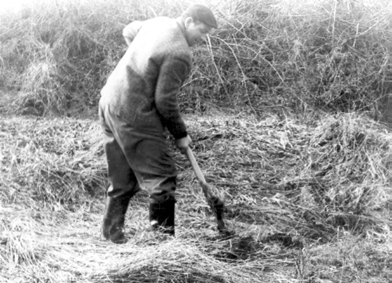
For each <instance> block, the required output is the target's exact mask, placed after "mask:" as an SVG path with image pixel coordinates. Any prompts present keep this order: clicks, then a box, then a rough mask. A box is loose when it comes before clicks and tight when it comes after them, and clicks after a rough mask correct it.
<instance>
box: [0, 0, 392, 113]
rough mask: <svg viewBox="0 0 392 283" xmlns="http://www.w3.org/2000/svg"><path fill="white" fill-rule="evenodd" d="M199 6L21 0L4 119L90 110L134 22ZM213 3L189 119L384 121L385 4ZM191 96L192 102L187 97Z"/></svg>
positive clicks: (5, 40)
mask: <svg viewBox="0 0 392 283" xmlns="http://www.w3.org/2000/svg"><path fill="white" fill-rule="evenodd" d="M193 2H196V1H186V0H176V1H165V2H163V1H158V0H148V1H140V0H133V1H124V0H115V1H103V0H99V1H93V2H92V1H88V0H72V1H60V0H57V1H47V0H34V1H25V5H24V6H23V9H21V11H20V12H19V13H4V14H3V15H2V16H1V25H0V39H1V41H2V45H1V46H0V58H1V60H0V69H1V72H0V89H5V90H6V92H9V91H15V92H17V93H18V95H17V96H16V97H14V98H13V99H12V100H11V103H8V104H7V105H5V106H4V107H3V108H4V109H3V110H4V111H9V112H11V113H14V112H15V111H18V112H19V113H27V114H35V115H59V114H60V115H70V116H72V115H74V114H75V112H76V113H80V112H84V111H87V110H89V109H91V108H92V107H94V106H95V105H96V103H97V100H98V98H99V91H100V89H101V88H102V86H103V84H104V82H105V80H106V78H107V76H108V74H109V73H110V72H111V71H112V70H113V68H114V66H115V65H116V63H117V62H118V60H119V58H120V57H121V56H122V54H123V53H124V51H125V48H126V45H125V42H124V40H123V38H122V36H121V30H122V28H123V27H124V26H125V25H126V24H128V23H129V22H131V21H133V20H135V19H146V18H151V17H155V16H170V17H176V16H177V15H178V14H179V13H180V11H181V10H182V9H184V8H185V7H186V6H188V5H189V4H190V3H193ZM206 2H209V5H211V7H212V9H213V10H214V12H215V13H216V14H217V17H218V21H219V25H220V28H219V29H218V30H216V31H215V32H214V33H213V34H212V35H211V37H210V40H209V43H208V44H207V45H206V46H201V47H199V48H196V49H195V64H194V65H195V67H194V68H193V71H192V74H191V76H190V77H189V80H188V82H187V83H186V86H185V87H184V89H183V92H182V93H181V95H180V100H181V106H182V108H183V109H184V110H185V109H187V110H188V111H199V112H202V111H206V110H207V109H208V108H209V107H210V105H211V104H214V105H219V106H221V107H231V108H237V110H238V108H240V107H241V108H246V109H248V110H251V111H252V112H253V113H257V114H261V113H264V112H266V111H270V110H274V111H275V112H277V111H281V110H282V109H290V110H293V111H295V112H296V113H298V112H301V113H302V112H304V111H306V110H308V109H312V108H324V109H329V110H333V111H344V112H347V111H352V110H358V111H366V112H368V113H370V114H371V115H373V116H375V117H378V116H379V114H380V112H381V110H382V109H380V108H381V106H380V105H382V103H381V104H380V103H379V102H380V101H382V100H383V99H385V97H386V95H387V94H389V93H390V92H391V85H392V78H391V75H390V73H391V62H390V59H389V57H390V56H389V54H390V51H391V50H390V46H391V35H392V26H391V22H390V19H391V17H392V14H391V13H392V12H391V11H392V7H391V5H392V4H391V2H390V1H388V0H377V1H365V0H346V1H335V0H317V1H310V0H301V1H296V2H295V4H294V2H292V1H285V0H264V1H259V0H257V1H256V0H252V1H249V0H247V1H244V0H227V1H219V0H214V1H206ZM190 94H191V95H190Z"/></svg>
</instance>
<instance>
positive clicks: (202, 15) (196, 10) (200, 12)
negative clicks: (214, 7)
mask: <svg viewBox="0 0 392 283" xmlns="http://www.w3.org/2000/svg"><path fill="white" fill-rule="evenodd" d="M183 14H184V15H186V16H188V17H192V18H193V19H194V20H197V21H200V22H202V23H204V24H206V25H207V26H210V27H212V28H218V23H217V22H216V19H215V16H214V14H213V13H212V11H211V10H210V9H209V8H208V7H206V6H204V5H201V4H193V5H191V6H189V7H188V8H187V9H186V10H185V12H184V13H183Z"/></svg>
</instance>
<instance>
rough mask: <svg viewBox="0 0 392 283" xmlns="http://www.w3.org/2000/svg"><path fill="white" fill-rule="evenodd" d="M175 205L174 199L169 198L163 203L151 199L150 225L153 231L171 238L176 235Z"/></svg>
mask: <svg viewBox="0 0 392 283" xmlns="http://www.w3.org/2000/svg"><path fill="white" fill-rule="evenodd" d="M175 204H176V200H175V199H174V197H169V198H168V199H167V200H165V201H163V202H160V203H159V202H157V201H156V200H154V199H150V211H149V214H150V225H151V228H152V230H153V231H159V232H162V233H165V234H169V235H171V236H174V235H175V231H174V230H175V229H174V226H175V223H174V222H175V221H174V216H175Z"/></svg>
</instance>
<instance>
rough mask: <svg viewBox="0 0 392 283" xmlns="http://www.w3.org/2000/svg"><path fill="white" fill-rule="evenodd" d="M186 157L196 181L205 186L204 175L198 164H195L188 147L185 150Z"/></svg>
mask: <svg viewBox="0 0 392 283" xmlns="http://www.w3.org/2000/svg"><path fill="white" fill-rule="evenodd" d="M186 156H187V157H188V160H189V162H190V163H191V165H192V168H193V171H195V174H196V177H197V180H199V182H200V183H201V184H207V182H206V179H205V178H204V175H203V173H202V172H201V170H200V167H199V164H197V161H196V159H195V156H194V155H193V152H192V150H191V149H190V148H189V147H188V148H187V150H186Z"/></svg>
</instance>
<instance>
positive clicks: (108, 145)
mask: <svg viewBox="0 0 392 283" xmlns="http://www.w3.org/2000/svg"><path fill="white" fill-rule="evenodd" d="M100 117H101V125H102V128H103V130H104V140H103V146H104V150H105V153H106V159H107V164H108V178H109V182H110V186H109V188H108V190H107V197H106V207H105V213H104V219H103V225H102V235H103V237H104V238H105V239H107V240H110V241H112V242H114V243H125V242H126V238H125V236H124V222H125V214H126V212H127V209H128V205H129V201H130V199H131V198H132V197H133V196H134V195H135V194H136V193H137V192H138V191H139V190H140V188H139V186H138V184H137V179H136V177H135V175H134V173H133V171H132V169H131V168H130V166H129V164H128V161H127V159H126V157H125V155H124V153H123V152H122V150H121V147H120V146H119V144H118V142H117V141H116V139H115V138H114V136H113V134H112V132H111V130H110V128H109V127H108V126H107V124H106V122H105V119H104V117H103V115H102V113H101V112H100Z"/></svg>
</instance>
